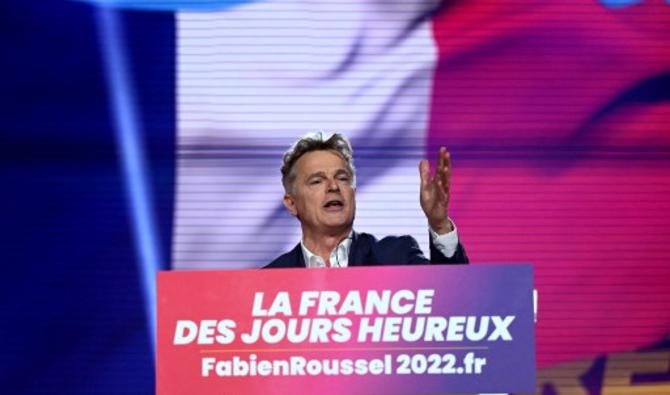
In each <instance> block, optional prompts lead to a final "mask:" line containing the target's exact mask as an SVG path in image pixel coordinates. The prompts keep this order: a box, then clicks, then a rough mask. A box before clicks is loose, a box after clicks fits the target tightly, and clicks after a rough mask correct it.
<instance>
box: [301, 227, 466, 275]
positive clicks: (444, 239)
mask: <svg viewBox="0 0 670 395" xmlns="http://www.w3.org/2000/svg"><path fill="white" fill-rule="evenodd" d="M451 224H452V225H453V227H454V229H453V230H452V231H451V232H449V233H445V234H443V235H439V234H437V232H435V231H434V230H432V229H428V230H429V232H430V237H431V238H432V239H433V244H434V245H435V248H437V249H438V251H440V252H441V253H442V254H444V256H446V257H447V258H451V257H452V256H454V254H455V253H456V249H457V248H458V232H457V230H456V224H455V223H454V221H451ZM353 234H354V232H353V231H351V232H350V233H349V236H347V238H346V239H344V240H342V242H341V243H340V244H338V245H337V247H335V249H334V250H333V251H332V252H331V253H330V258H329V261H330V267H347V266H349V250H350V249H351V242H352V237H353ZM300 247H302V256H303V258H304V259H305V266H307V267H309V268H319V267H326V262H325V261H324V260H323V258H321V257H320V256H318V255H316V254H314V253H313V252H312V251H310V250H309V249H308V248H307V247H306V246H305V243H304V241H303V240H301V241H300Z"/></svg>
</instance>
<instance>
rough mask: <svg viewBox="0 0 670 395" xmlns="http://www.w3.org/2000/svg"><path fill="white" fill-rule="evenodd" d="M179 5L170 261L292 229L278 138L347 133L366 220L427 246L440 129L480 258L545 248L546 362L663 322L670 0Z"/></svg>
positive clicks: (228, 259) (475, 257) (541, 325)
mask: <svg viewBox="0 0 670 395" xmlns="http://www.w3.org/2000/svg"><path fill="white" fill-rule="evenodd" d="M630 3H635V4H630ZM176 18H177V27H176V31H177V39H176V40H177V59H176V68H177V80H176V81H177V92H178V95H177V98H176V100H177V119H178V124H177V133H178V143H177V184H176V211H175V222H174V232H173V237H174V239H173V245H172V246H173V249H172V253H173V254H172V263H173V267H174V268H175V269H213V268H229V269H235V268H247V267H257V266H262V265H264V264H267V263H268V262H270V261H271V260H272V259H273V258H274V257H275V256H277V255H278V254H280V253H282V252H284V251H286V250H288V249H290V248H292V247H293V246H294V245H295V244H296V243H297V242H298V241H299V240H300V230H299V226H298V223H297V221H296V220H295V219H294V218H293V217H291V216H290V215H288V214H287V213H286V212H285V210H284V208H283V207H282V204H281V198H282V194H283V190H282V187H281V183H280V175H279V166H280V159H281V154H282V152H283V151H284V150H285V149H286V148H288V146H289V145H290V144H291V143H292V142H294V141H295V139H296V138H297V137H299V136H301V135H302V134H304V133H307V132H312V131H319V130H323V131H339V132H343V133H345V134H347V135H348V136H349V137H350V138H351V140H352V143H353V146H354V151H355V154H354V156H355V161H356V166H357V168H358V171H359V183H358V188H357V198H358V211H357V218H356V222H355V229H356V230H358V231H365V232H370V233H374V234H376V235H377V236H385V235H389V234H411V235H413V236H414V237H415V238H416V239H417V240H419V242H420V243H421V245H422V246H423V247H424V249H425V248H426V247H427V228H426V221H425V219H424V217H423V215H422V213H421V209H420V207H419V204H418V193H417V191H418V184H419V177H418V171H417V165H418V162H419V160H420V159H421V158H429V159H430V158H433V157H434V156H435V152H436V151H437V149H438V148H439V146H441V145H444V146H446V147H448V149H449V150H450V151H451V152H452V156H453V167H454V169H453V173H454V176H453V190H452V204H451V209H450V215H451V216H452V218H453V219H454V221H455V223H456V225H457V227H458V232H459V235H460V238H461V240H462V241H463V243H464V244H465V246H466V248H467V250H468V253H469V256H470V258H471V260H472V262H473V264H487V263H492V262H531V263H533V264H534V265H535V270H536V275H537V278H536V280H537V289H538V291H539V295H540V296H539V299H540V303H539V321H538V327H537V336H538V338H537V351H538V363H539V366H540V367H541V368H544V367H549V366H556V364H558V363H561V362H567V361H575V360H589V359H590V358H594V357H595V356H597V355H600V354H603V353H606V352H622V351H628V350H633V349H637V348H639V347H642V346H648V345H650V344H654V343H655V342H658V341H661V340H662V339H663V338H664V336H665V335H666V334H667V333H668V331H669V329H670V286H668V278H670V265H669V264H668V260H669V259H670V233H669V232H668V227H667V224H666V222H667V219H668V218H669V217H670V201H669V200H668V199H667V195H668V193H669V192H670V167H669V165H670V162H669V160H670V151H669V149H670V145H669V143H670V133H669V132H670V48H669V47H668V42H669V41H668V39H670V4H667V3H665V2H661V1H638V2H617V3H616V4H614V3H612V2H605V1H603V2H597V1H583V2H569V3H566V2H558V1H557V2H546V1H518V0H517V1H501V2H493V1H477V0H475V1H453V2H445V3H444V4H442V3H439V2H436V1H416V0H415V1H396V2H389V1H382V0H379V1H377V0H368V1H361V2H358V1H356V2H341V1H318V2H314V1H301V0H292V1H258V2H250V3H246V4H242V5H240V6H238V7H236V8H233V9H228V10H223V11H215V12H195V13H193V12H181V13H179V14H178V15H177V17H176ZM230 286H233V285H230ZM647 357H649V356H647ZM667 357H668V354H667V352H665V353H664V354H662V355H661V356H660V357H658V356H653V357H652V359H653V360H654V361H655V363H656V365H654V368H652V369H651V372H660V373H663V372H665V373H667V365H668V363H667V362H668V361H667V360H668V358H667ZM640 358H642V356H640ZM659 358H660V359H659ZM589 366H591V365H590V364H589V365H588V366H587V368H586V369H583V370H582V371H575V370H574V368H572V367H568V368H567V369H568V370H566V372H570V373H568V375H570V377H572V378H573V379H574V380H573V381H574V382H577V381H578V380H577V379H576V378H577V377H578V376H579V375H581V374H582V373H584V372H585V371H586V370H588V367H589ZM571 369H572V370H571ZM595 369H596V372H595V373H593V375H595V376H596V377H600V378H601V380H600V381H601V382H602V381H603V380H602V377H603V375H605V376H607V373H606V372H604V369H605V368H604V367H600V368H598V367H597V366H596V368H595ZM619 373H621V371H619ZM619 373H616V374H619ZM563 374H565V372H564V373H563ZM609 374H613V373H612V372H611V371H610V373H609ZM620 375H622V377H624V376H625V377H629V376H630V375H629V374H628V373H621V374H620ZM626 375H628V376H626ZM663 377H666V378H667V377H668V376H667V375H666V376H663ZM549 381H551V380H549ZM629 381H630V380H629ZM621 383H626V385H632V384H631V382H627V381H626V380H625V379H624V380H623V381H622V382H621ZM621 383H620V384H621ZM540 384H542V383H540ZM643 384H644V380H643ZM561 385H564V386H565V385H567V386H571V387H572V388H573V389H574V388H576V387H575V386H576V385H577V384H574V383H573V382H569V383H568V384H566V382H565V380H564V381H563V382H560V383H559V382H556V383H554V386H555V387H556V388H558V387H560V386H561ZM622 385H623V384H622ZM666 385H667V382H666ZM546 388H549V387H546ZM546 388H545V389H546ZM645 388H651V389H652V390H654V388H653V387H645ZM555 390H556V389H555Z"/></svg>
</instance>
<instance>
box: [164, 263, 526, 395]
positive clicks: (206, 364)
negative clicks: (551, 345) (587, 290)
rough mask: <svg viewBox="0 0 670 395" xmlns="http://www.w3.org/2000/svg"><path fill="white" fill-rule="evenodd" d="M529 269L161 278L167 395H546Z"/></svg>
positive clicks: (396, 269)
mask: <svg viewBox="0 0 670 395" xmlns="http://www.w3.org/2000/svg"><path fill="white" fill-rule="evenodd" d="M532 292H533V274H532V267H531V266H530V265H470V266H465V265H463V266H461V265H458V266H441V265H426V266H394V267H390V266H387V267H381V266H380V267H351V268H346V269H276V270H260V269H257V270H241V271H217V272H162V273H159V275H158V341H157V344H158V363H157V393H158V394H189V395H191V394H319V395H326V394H345V393H346V394H439V393H464V392H467V393H476V392H534V391H535V345H534V324H533V300H532Z"/></svg>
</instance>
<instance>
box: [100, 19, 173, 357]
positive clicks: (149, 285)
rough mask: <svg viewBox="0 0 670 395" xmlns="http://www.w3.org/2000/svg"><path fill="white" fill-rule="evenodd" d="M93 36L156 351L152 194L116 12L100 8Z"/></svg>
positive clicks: (155, 240) (157, 259) (156, 246)
mask: <svg viewBox="0 0 670 395" xmlns="http://www.w3.org/2000/svg"><path fill="white" fill-rule="evenodd" d="M97 21H98V32H99V36H100V41H101V49H102V52H103V53H102V55H103V61H104V65H105V71H106V73H105V74H106V80H107V86H108V89H107V91H108V95H109V101H110V104H111V107H112V112H113V119H114V123H115V128H116V139H117V144H118V149H119V157H120V159H121V166H122V172H123V175H124V180H125V184H126V197H127V201H128V205H129V209H130V215H131V218H132V231H133V236H134V240H135V245H136V252H137V258H138V259H137V262H138V266H139V272H140V276H141V281H142V287H143V292H144V300H145V310H146V315H147V326H148V329H149V334H150V336H151V339H150V341H151V344H152V347H153V350H154V353H155V350H156V344H155V342H156V340H155V339H156V272H157V271H158V270H159V269H160V268H161V266H162V262H163V260H162V258H161V256H160V251H161V250H160V246H159V240H158V233H157V227H156V221H155V218H154V208H153V205H152V199H151V197H152V193H151V187H150V184H149V183H148V182H147V176H146V164H145V162H146V161H145V157H144V148H143V144H142V139H141V133H142V132H141V126H140V121H139V119H138V116H137V113H138V111H137V108H136V104H135V103H136V100H135V95H134V92H133V89H132V85H131V80H130V76H129V73H128V61H127V55H126V52H125V47H124V37H123V28H122V20H121V17H120V15H119V12H118V11H116V10H114V9H111V8H108V7H100V8H99V9H98V10H97Z"/></svg>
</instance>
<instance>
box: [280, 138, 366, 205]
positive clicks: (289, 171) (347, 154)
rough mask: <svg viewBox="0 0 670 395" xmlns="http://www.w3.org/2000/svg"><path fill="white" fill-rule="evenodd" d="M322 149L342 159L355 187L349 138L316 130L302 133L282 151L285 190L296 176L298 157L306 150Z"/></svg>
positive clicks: (288, 188) (290, 188) (290, 189)
mask: <svg viewBox="0 0 670 395" xmlns="http://www.w3.org/2000/svg"><path fill="white" fill-rule="evenodd" d="M322 150H326V151H335V152H336V153H337V154H338V155H340V156H341V157H342V159H344V162H345V163H346V166H347V169H348V170H349V172H350V173H351V185H352V187H354V188H355V187H356V168H355V167H354V158H353V150H352V149H351V143H349V139H347V138H346V137H345V136H344V135H342V134H339V133H326V132H316V133H308V134H306V135H304V136H303V137H301V138H300V140H298V141H296V142H295V143H294V144H293V145H292V146H291V148H289V149H288V151H286V152H285V153H284V157H283V158H282V166H281V182H282V184H283V185H284V190H285V191H286V192H290V191H292V187H293V182H294V181H295V178H296V176H297V175H296V173H295V164H296V162H297V161H298V159H300V157H302V156H303V155H305V154H306V153H308V152H312V151H322Z"/></svg>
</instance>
